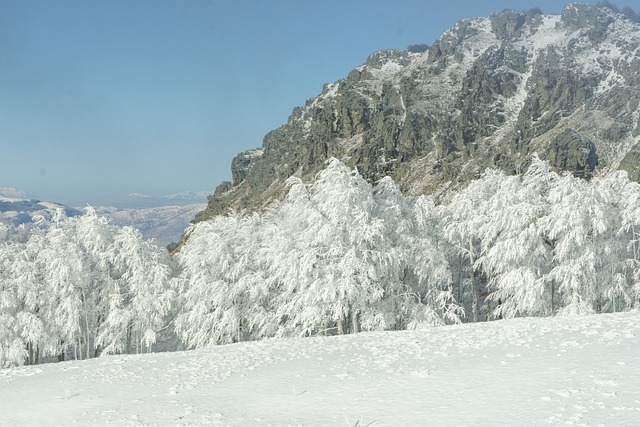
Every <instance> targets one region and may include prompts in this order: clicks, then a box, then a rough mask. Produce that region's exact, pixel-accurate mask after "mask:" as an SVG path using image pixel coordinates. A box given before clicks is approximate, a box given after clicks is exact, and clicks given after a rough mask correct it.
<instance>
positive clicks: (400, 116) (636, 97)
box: [197, 4, 640, 220]
mask: <svg viewBox="0 0 640 427" xmlns="http://www.w3.org/2000/svg"><path fill="white" fill-rule="evenodd" d="M415 50H418V52H416V51H415ZM415 50H414V49H411V51H402V50H388V51H381V52H376V53H374V54H372V55H371V56H370V57H369V58H368V59H367V61H366V63H365V64H364V65H362V66H360V67H358V68H356V69H355V70H353V71H352V72H351V73H350V74H349V75H348V76H347V77H346V78H344V79H342V80H339V81H337V82H335V83H331V84H327V85H325V86H324V88H323V90H322V93H321V94H320V95H319V96H318V97H316V98H315V99H311V100H309V101H307V103H306V105H305V106H304V107H301V108H295V109H294V110H293V112H292V114H291V116H290V117H289V120H288V122H287V124H285V125H284V126H282V127H280V128H279V129H276V130H274V131H272V132H270V133H269V134H267V135H266V136H265V138H264V141H263V144H262V147H261V148H259V149H256V150H251V151H249V152H245V153H241V154H239V155H238V156H237V157H236V158H235V159H234V160H233V163H232V171H233V182H232V183H229V182H224V183H222V184H221V185H220V186H219V187H218V189H217V190H216V192H215V194H214V195H213V196H210V197H209V204H208V207H207V209H206V210H205V211H203V212H201V213H200V214H198V217H197V220H203V219H206V218H209V217H211V216H212V215H218V214H224V213H226V212H227V211H228V210H229V209H231V208H233V209H236V210H242V209H246V210H256V209H260V208H261V207H263V206H265V205H266V204H267V203H269V202H270V201H272V200H273V199H275V198H279V197H282V196H283V194H284V193H285V190H286V189H285V180H286V179H287V178H288V177H290V176H291V175H297V176H299V177H301V178H302V179H307V180H309V179H311V178H312V177H313V176H314V175H315V174H316V173H317V172H318V171H319V170H320V169H322V168H323V166H324V162H325V160H326V159H327V158H329V157H336V158H339V159H341V160H343V161H345V162H346V163H347V164H349V165H350V166H351V167H357V168H358V170H359V171H360V173H361V174H362V175H363V176H365V177H366V178H367V179H369V180H371V181H376V180H378V179H380V178H382V177H383V176H385V175H390V176H391V177H392V178H393V179H394V180H395V181H396V182H398V183H400V185H401V188H402V189H403V191H404V192H405V193H407V194H410V195H417V194H424V193H430V194H434V195H435V196H436V197H446V196H447V194H450V192H451V191H452V190H455V189H456V188H459V187H461V186H462V185H464V184H465V183H466V182H468V181H469V180H471V179H473V178H475V177H478V176H479V175H480V174H481V173H482V172H484V170H485V169H486V168H488V167H497V168H500V169H503V170H505V171H507V172H509V173H519V172H522V171H524V170H526V168H527V166H528V159H529V158H530V157H531V155H532V154H533V153H538V155H539V156H540V157H541V158H543V159H547V160H548V161H549V163H550V164H551V165H552V166H553V167H555V168H557V169H558V170H568V171H571V172H573V173H574V174H576V175H578V176H582V177H585V178H589V177H591V176H593V175H595V174H597V173H601V172H603V171H607V170H611V169H617V168H623V169H625V170H627V171H628V172H629V174H630V176H631V177H632V178H633V179H636V180H638V179H639V178H640V169H639V167H638V162H639V161H640V138H639V136H640V128H639V120H638V119H639V118H640V109H639V106H640V90H638V88H640V25H638V24H637V23H635V22H633V21H631V20H628V19H627V18H625V16H623V15H621V14H618V13H615V12H614V11H612V10H610V9H607V8H604V7H595V6H590V5H583V4H570V5H568V6H566V7H565V9H564V10H563V12H562V14H561V15H560V16H557V15H543V14H541V13H536V12H532V13H526V14H525V13H518V12H514V11H506V12H502V13H496V14H493V15H491V16H489V17H488V18H473V19H467V20H464V21H461V22H459V23H457V24H456V25H455V26H454V27H453V28H451V29H449V30H447V31H446V32H445V33H444V34H443V35H442V36H441V37H440V39H438V40H437V41H436V42H435V43H434V44H433V46H431V48H430V49H428V50H427V51H424V52H419V50H422V49H415Z"/></svg>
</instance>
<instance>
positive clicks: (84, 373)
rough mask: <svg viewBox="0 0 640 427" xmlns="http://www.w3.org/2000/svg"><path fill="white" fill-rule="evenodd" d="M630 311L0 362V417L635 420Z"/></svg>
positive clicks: (636, 317) (637, 405) (634, 327)
mask: <svg viewBox="0 0 640 427" xmlns="http://www.w3.org/2000/svg"><path fill="white" fill-rule="evenodd" d="M639 330H640V313H638V312H631V313H622V314H610V315H592V316H583V317H557V318H545V319H540V318H524V319H515V320H508V321H496V322H490V323H476V324H466V325H458V326H445V327H439V328H433V329H428V330H424V331H403V332H380V333H362V334H357V335H349V336H339V337H315V338H302V339H288V340H267V341H260V342H250V343H239V344H233V345H227V346H220V347H214V348H209V349H203V350H196V351H186V352H176V353H157V354H148V355H139V356H110V357H105V358H100V359H94V360H90V361H81V362H64V363H58V364H49V365H40V366H35V367H21V368H13V369H6V370H2V371H0V402H2V404H1V408H0V424H2V425H21V426H40V425H89V424H91V425H106V424H115V425H134V426H147V425H177V426H190V425H213V426H261V425H263V426H346V425H351V426H354V425H359V426H364V425H374V426H378V427H379V426H399V425H403V426H409V425H415V426H417V425H429V426H439V425H492V426H501V425H502V426H508V425H520V426H539V425H637V420H638V416H639V415H640V388H638V386H637V382H638V379H639V378H640V365H639V364H638V363H637V354H638V352H639V351H640V339H639V338H638V337H639V332H640V331H639Z"/></svg>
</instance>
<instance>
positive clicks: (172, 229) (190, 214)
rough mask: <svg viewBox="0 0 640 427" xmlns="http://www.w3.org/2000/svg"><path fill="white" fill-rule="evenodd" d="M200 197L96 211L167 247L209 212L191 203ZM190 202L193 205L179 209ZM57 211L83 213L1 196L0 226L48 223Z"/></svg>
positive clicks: (192, 195) (185, 195)
mask: <svg viewBox="0 0 640 427" xmlns="http://www.w3.org/2000/svg"><path fill="white" fill-rule="evenodd" d="M200 195H201V193H181V194H177V195H171V196H166V197H164V198H160V197H156V198H151V197H138V198H141V199H144V200H147V199H151V200H152V201H153V203H160V202H161V201H163V202H164V205H163V206H155V207H146V208H116V207H112V206H94V208H95V209H96V212H97V213H98V214H99V215H101V216H104V217H106V218H108V219H109V220H110V221H111V222H112V223H113V224H116V225H119V226H130V227H134V228H137V229H138V230H140V232H141V233H142V235H143V236H144V237H145V238H147V239H155V240H156V242H157V243H158V245H160V246H163V247H166V246H167V245H169V244H170V243H172V242H177V241H179V240H180V236H181V235H182V233H183V232H184V230H185V228H187V226H188V225H189V221H190V220H191V219H193V218H194V217H195V216H196V214H197V213H198V212H200V211H202V210H203V209H204V208H206V206H207V205H206V203H204V202H203V201H202V200H201V203H193V200H192V199H197V197H198V196H200ZM132 198H135V196H134V197H132ZM190 198H191V199H190ZM188 200H191V201H192V203H191V204H187V205H178V204H179V203H184V202H186V201H188ZM205 200H206V199H205ZM171 202H175V203H176V205H171V206H168V205H169V204H171ZM58 209H63V210H64V212H65V214H66V215H67V216H69V217H74V216H78V215H82V211H81V210H79V209H76V208H72V207H68V206H64V205H62V204H60V203H52V202H43V201H40V200H35V199H28V198H17V197H7V196H5V195H3V194H1V193H0V223H5V224H10V225H14V226H18V225H21V224H28V223H32V222H38V221H40V220H47V221H49V220H51V219H52V218H53V216H54V214H55V212H56V211H57V210H58Z"/></svg>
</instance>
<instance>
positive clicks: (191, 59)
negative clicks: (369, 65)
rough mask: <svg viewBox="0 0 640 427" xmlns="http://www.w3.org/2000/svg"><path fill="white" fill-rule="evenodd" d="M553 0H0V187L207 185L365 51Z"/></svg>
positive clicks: (73, 195)
mask: <svg viewBox="0 0 640 427" xmlns="http://www.w3.org/2000/svg"><path fill="white" fill-rule="evenodd" d="M634 1H635V0H634ZM562 4H563V3H562V2H560V1H556V0H532V1H529V0H525V1H513V0H511V1H498V0H483V1H477V0H469V1H462V0H460V1H456V0H450V1H437V2H436V1H424V0H423V1H411V0H393V1H391V0H368V1H365V0H317V1H311V0H272V1H267V0H233V1H232V0H228V1H219V0H153V1H151V0H101V1H99V0H0V188H2V187H13V188H16V189H19V190H22V191H25V192H26V193H28V194H30V195H33V196H35V197H39V198H41V199H43V200H51V201H57V202H62V203H67V204H71V205H74V206H83V205H84V204H86V203H92V204H100V203H104V202H105V201H108V200H114V199H117V198H119V197H122V196H125V195H126V194H128V193H132V192H136V193H143V194H149V195H153V196H160V195H164V194H171V193H178V192H183V191H202V190H210V191H213V189H214V188H215V187H216V186H217V185H218V184H219V183H220V182H221V181H222V180H228V179H230V175H231V173H230V165H231V159H232V158H233V157H234V155H235V154H237V153H238V152H240V151H243V150H246V149H249V148H254V147H258V146H260V145H261V144H262V138H263V137H264V135H265V134H266V133H267V132H268V131H270V130H272V129H275V128H277V127H279V126H281V125H283V124H284V123H286V121H287V118H288V116H289V114H290V113H291V110H292V109H293V108H294V107H296V106H301V105H303V104H304V102H305V101H306V100H307V99H309V98H312V97H314V96H316V95H317V94H318V93H319V92H320V91H321V90H322V85H323V84H324V83H327V82H333V81H336V80H338V79H340V78H343V77H345V76H346V75H347V74H348V73H349V71H350V70H352V69H353V68H355V67H357V66H358V65H361V64H362V63H363V62H364V61H365V60H366V58H367V56H368V55H369V54H371V53H372V52H374V51H377V50H381V49H388V48H402V49H404V48H406V47H407V46H408V45H411V44H416V43H428V44H431V43H433V41H434V40H436V39H437V38H438V37H439V36H440V34H441V33H442V32H443V31H444V30H445V29H446V28H449V27H451V26H452V25H453V24H454V23H455V22H457V21H458V20H460V19H462V18H465V17H469V16H487V15H489V14H491V13H492V12H496V11H501V10H503V9H505V8H511V9H516V10H526V9H529V8H531V7H535V6H538V7H540V8H541V9H542V10H543V11H544V12H545V13H559V12H560V11H561V9H562ZM623 5H624V4H620V6H623ZM631 6H632V7H634V6H636V5H633V4H631Z"/></svg>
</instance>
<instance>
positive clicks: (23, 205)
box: [0, 194, 82, 225]
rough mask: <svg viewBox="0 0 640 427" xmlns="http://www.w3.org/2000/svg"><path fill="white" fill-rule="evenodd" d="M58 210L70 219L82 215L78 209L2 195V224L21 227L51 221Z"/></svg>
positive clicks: (0, 206)
mask: <svg viewBox="0 0 640 427" xmlns="http://www.w3.org/2000/svg"><path fill="white" fill-rule="evenodd" d="M58 209H63V210H64V212H65V214H66V215H67V216H69V217H72V216H78V215H81V214H82V212H81V211H79V210H78V209H74V208H70V207H68V206H64V205H61V204H59V203H51V202H42V201H40V200H35V199H26V198H16V197H6V196H4V195H2V194H0V222H2V223H5V224H11V225H21V224H26V223H30V222H34V221H38V219H39V218H44V219H46V220H50V219H51V218H53V215H54V214H55V212H56V211H57V210H58Z"/></svg>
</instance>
